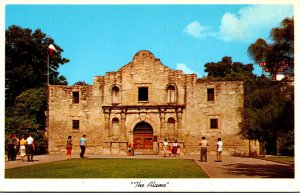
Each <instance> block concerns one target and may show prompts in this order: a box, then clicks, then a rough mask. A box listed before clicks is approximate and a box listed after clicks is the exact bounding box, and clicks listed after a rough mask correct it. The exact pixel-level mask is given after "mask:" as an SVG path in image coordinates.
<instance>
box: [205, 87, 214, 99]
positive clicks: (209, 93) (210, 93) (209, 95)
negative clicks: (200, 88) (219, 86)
mask: <svg viewBox="0 0 300 193" xmlns="http://www.w3.org/2000/svg"><path fill="white" fill-rule="evenodd" d="M207 100H208V101H214V100H215V89H213V88H208V89H207Z"/></svg>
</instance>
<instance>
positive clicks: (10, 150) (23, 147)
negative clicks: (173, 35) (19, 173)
mask: <svg viewBox="0 0 300 193" xmlns="http://www.w3.org/2000/svg"><path fill="white" fill-rule="evenodd" d="M5 146H6V150H7V158H8V161H16V160H17V154H18V153H20V157H21V160H22V161H25V156H26V155H27V161H28V162H33V153H34V150H35V145H34V139H33V138H32V136H31V134H29V135H28V137H27V138H26V139H25V136H24V135H22V136H21V140H20V139H18V137H17V135H16V134H14V133H12V134H9V136H8V138H7V139H6V143H5Z"/></svg>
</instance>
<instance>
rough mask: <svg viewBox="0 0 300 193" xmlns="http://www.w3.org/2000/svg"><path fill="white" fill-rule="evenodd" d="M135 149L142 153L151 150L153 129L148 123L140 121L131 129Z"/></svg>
mask: <svg viewBox="0 0 300 193" xmlns="http://www.w3.org/2000/svg"><path fill="white" fill-rule="evenodd" d="M133 142H134V145H135V151H141V152H143V153H146V152H152V151H153V129H152V127H151V125H150V124H148V123H146V122H140V123H138V124H136V126H135V127H134V129H133Z"/></svg>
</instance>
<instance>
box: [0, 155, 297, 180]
mask: <svg viewBox="0 0 300 193" xmlns="http://www.w3.org/2000/svg"><path fill="white" fill-rule="evenodd" d="M72 157H73V158H79V155H78V156H76V155H75V153H74V154H73V155H72ZM87 157H88V158H130V159H194V160H195V162H196V163H197V164H198V165H200V166H201V168H202V169H203V170H204V171H205V172H206V173H207V175H208V176H209V177H210V178H294V176H295V174H294V165H289V164H282V163H276V162H272V161H266V160H262V159H256V158H248V157H245V158H243V157H232V156H223V162H215V161H214V160H215V156H213V155H209V156H208V161H207V162H200V161H199V156H181V157H180V158H177V157H176V158H174V157H167V158H163V157H162V156H161V155H135V156H119V155H88V154H87ZM65 159H66V156H65V154H58V155H37V156H34V161H33V162H27V161H24V162H22V161H21V160H20V159H19V156H18V159H17V161H5V169H9V168H15V167H21V166H28V165H34V164H40V163H46V162H53V161H59V160H65Z"/></svg>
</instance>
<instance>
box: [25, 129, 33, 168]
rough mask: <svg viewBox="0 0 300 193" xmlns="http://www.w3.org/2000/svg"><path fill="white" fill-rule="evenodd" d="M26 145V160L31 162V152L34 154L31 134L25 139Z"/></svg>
mask: <svg viewBox="0 0 300 193" xmlns="http://www.w3.org/2000/svg"><path fill="white" fill-rule="evenodd" d="M26 143H27V160H28V162H30V161H32V162H33V152H34V148H35V147H34V139H33V138H32V137H31V134H29V137H27V139H26Z"/></svg>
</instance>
